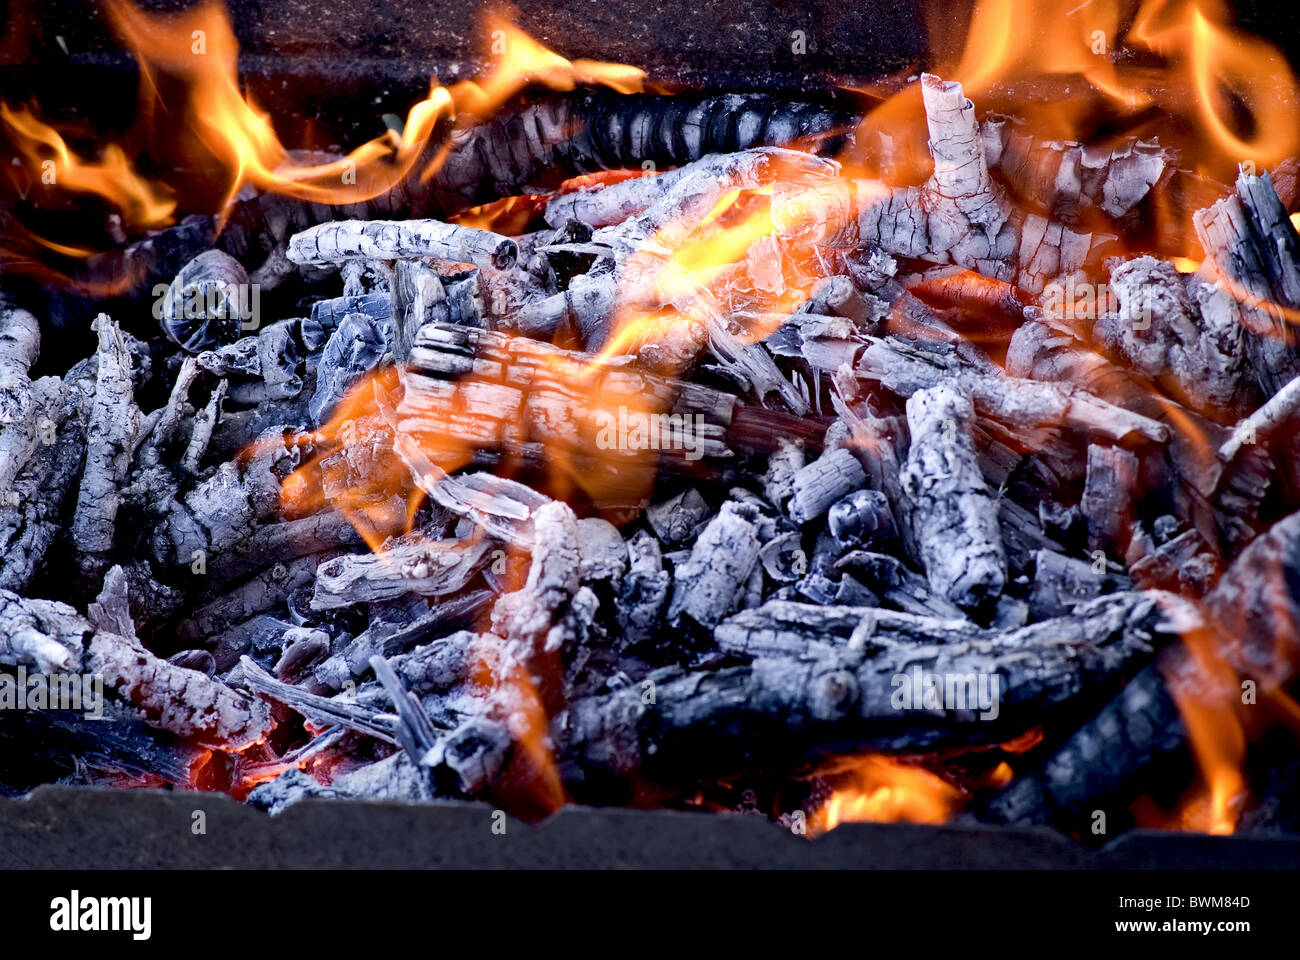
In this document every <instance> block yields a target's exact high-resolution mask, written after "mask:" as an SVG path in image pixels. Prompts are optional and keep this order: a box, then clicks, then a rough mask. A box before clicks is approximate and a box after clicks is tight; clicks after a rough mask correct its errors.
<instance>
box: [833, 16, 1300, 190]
mask: <svg viewBox="0 0 1300 960" xmlns="http://www.w3.org/2000/svg"><path fill="white" fill-rule="evenodd" d="M1135 6H1136V10H1135V9H1134V7H1135ZM942 12H943V13H944V14H949V13H950V11H948V10H947V9H946V8H943V9H942ZM1228 23H1229V21H1228V17H1227V15H1226V13H1225V11H1224V9H1223V7H1222V5H1221V4H1220V3H1219V2H1218V0H1142V2H1141V3H1140V4H1136V5H1135V4H1133V3H1129V2H1122V0H1091V2H1086V3H1079V4H1070V3H1066V4H1059V3H1053V2H1052V0H978V2H977V3H976V5H975V10H974V13H973V14H972V17H971V21H970V26H969V29H968V30H967V33H966V35H965V36H964V37H963V38H962V39H961V40H960V41H959V46H960V49H956V50H954V49H948V47H947V45H946V44H944V42H943V37H944V30H942V29H933V30H931V36H932V37H935V38H937V41H936V43H935V49H934V50H933V58H934V63H933V65H932V72H935V73H937V74H939V75H941V76H943V77H945V78H946V79H949V80H956V81H959V82H960V83H961V84H962V85H963V88H964V90H965V93H966V95H967V96H968V97H971V98H972V99H973V100H975V102H976V103H978V104H980V105H981V110H982V111H998V110H1005V111H1007V112H1011V113H1014V114H1015V115H1016V116H1017V117H1019V118H1021V119H1023V120H1025V121H1027V122H1028V124H1029V126H1030V127H1031V128H1032V129H1033V130H1034V131H1035V132H1036V133H1038V134H1039V135H1040V136H1043V137H1046V138H1063V139H1069V140H1083V141H1085V142H1095V141H1096V139H1097V138H1096V137H1094V136H1092V135H1091V134H1092V129H1093V128H1094V127H1095V126H1096V124H1097V121H1098V120H1099V119H1100V120H1102V121H1103V122H1104V124H1105V127H1106V128H1108V129H1114V128H1115V127H1116V126H1117V125H1122V124H1124V123H1128V124H1129V125H1130V126H1131V128H1132V129H1129V130H1127V131H1126V132H1125V134H1124V135H1125V136H1131V135H1133V134H1138V135H1151V134H1158V135H1159V136H1160V137H1161V139H1162V142H1169V141H1171V140H1178V139H1181V134H1182V131H1183V130H1184V129H1190V130H1191V131H1193V136H1192V138H1191V142H1190V143H1189V144H1187V146H1188V147H1189V149H1188V150H1187V151H1186V155H1187V156H1188V157H1189V158H1190V159H1191V160H1192V162H1194V163H1195V164H1197V166H1198V167H1199V168H1200V169H1201V171H1202V172H1204V173H1206V174H1207V175H1209V176H1211V177H1214V178H1215V179H1217V180H1218V181H1220V182H1230V181H1231V180H1232V179H1233V177H1234V175H1235V171H1236V168H1237V165H1238V164H1239V163H1244V162H1249V163H1252V164H1254V165H1255V167H1256V168H1257V169H1264V168H1266V167H1268V166H1269V165H1271V164H1274V163H1277V162H1278V161H1280V160H1282V159H1284V158H1286V157H1288V156H1291V155H1293V154H1295V153H1296V152H1297V150H1298V149H1300V86H1298V85H1297V83H1296V79H1295V77H1294V76H1293V74H1292V72H1291V70H1290V69H1289V67H1288V66H1287V61H1286V58H1285V57H1284V56H1283V55H1282V54H1281V53H1280V52H1279V51H1278V50H1277V48H1275V47H1274V46H1272V45H1271V44H1268V43H1266V42H1264V41H1262V40H1258V39H1255V38H1251V37H1246V36H1243V35H1241V34H1239V33H1237V32H1235V31H1234V30H1233V29H1232V28H1231V27H1230V26H1229V25H1228ZM1080 81H1081V82H1080ZM862 92H866V93H869V94H872V95H874V96H878V97H879V98H880V99H881V100H882V103H881V104H880V105H879V106H877V107H876V108H875V109H873V110H872V111H871V113H869V114H868V115H867V116H866V118H864V121H863V123H862V125H861V126H860V128H859V141H860V143H865V144H869V145H870V148H871V149H872V150H875V151H877V152H878V153H881V155H880V156H859V157H855V158H853V160H852V162H853V163H854V164H855V165H856V166H858V167H859V168H860V169H863V170H865V171H867V172H869V173H870V174H871V175H872V176H885V177H887V178H888V179H889V180H890V181H891V182H894V183H898V182H907V181H911V180H915V179H917V177H918V176H923V175H924V172H925V171H926V170H927V168H928V159H929V158H928V157H926V156H925V151H924V149H918V146H919V145H918V144H917V142H916V138H917V135H918V132H919V131H920V129H921V128H922V127H923V123H922V122H921V117H922V113H921V103H920V96H919V94H918V91H917V86H916V84H913V83H909V84H907V85H906V86H904V87H903V88H902V89H901V90H900V89H898V82H897V81H896V80H895V81H891V82H887V83H885V84H882V85H880V86H879V87H877V88H874V89H868V90H866V91H862ZM1035 92H1036V93H1040V94H1041V97H1036V96H1034V95H1032V94H1033V93H1035ZM1153 116H1155V117H1156V119H1155V120H1152V117H1153ZM1243 117H1244V118H1246V119H1245V120H1244V122H1243V121H1242V120H1240V119H1239V118H1243ZM846 165H847V161H846Z"/></svg>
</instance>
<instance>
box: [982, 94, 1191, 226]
mask: <svg viewBox="0 0 1300 960" xmlns="http://www.w3.org/2000/svg"><path fill="white" fill-rule="evenodd" d="M981 132H982V135H983V140H984V144H985V153H986V154H987V155H988V161H989V168H990V170H992V171H993V172H995V173H996V174H997V175H998V178H999V180H1000V181H1001V182H1002V183H1004V184H1006V185H1007V186H1008V187H1009V188H1010V189H1011V190H1012V191H1013V192H1014V193H1015V195H1016V199H1017V200H1019V201H1021V202H1024V203H1030V204H1033V205H1035V206H1036V207H1037V208H1038V209H1040V210H1041V211H1042V212H1043V213H1048V214H1051V215H1052V216H1053V217H1056V218H1057V219H1059V220H1062V221H1063V222H1065V223H1069V224H1072V225H1074V224H1078V223H1079V222H1081V221H1082V220H1083V219H1084V218H1086V217H1087V216H1088V215H1090V214H1092V215H1095V214H1096V213H1097V212H1100V213H1102V214H1105V215H1106V216H1108V217H1113V218H1119V217H1122V216H1124V215H1125V214H1126V213H1128V212H1129V211H1131V210H1133V209H1134V208H1135V207H1137V206H1138V205H1139V204H1140V203H1141V202H1142V201H1143V200H1144V199H1145V198H1147V197H1148V196H1149V195H1150V193H1151V190H1152V188H1153V187H1154V186H1155V185H1156V183H1157V182H1158V181H1159V180H1160V178H1161V176H1162V175H1163V174H1164V173H1165V171H1166V170H1167V169H1169V167H1170V166H1171V165H1172V163H1173V161H1174V155H1173V154H1172V152H1171V151H1169V150H1167V149H1165V148H1164V147H1161V146H1160V144H1159V142H1157V141H1155V140H1149V141H1148V140H1128V141H1125V142H1123V143H1120V144H1118V145H1117V146H1114V147H1111V148H1109V149H1107V148H1105V147H1097V146H1093V145H1087V146H1085V145H1083V144H1080V143H1075V142H1073V141H1065V140H1044V139H1041V138H1039V137H1035V136H1034V135H1033V134H1032V133H1030V132H1029V131H1028V128H1027V125H1026V124H1022V123H1019V122H1017V121H1015V120H1014V119H1012V118H1008V117H992V116H990V117H988V118H986V119H985V120H984V122H983V124H982V126H981Z"/></svg>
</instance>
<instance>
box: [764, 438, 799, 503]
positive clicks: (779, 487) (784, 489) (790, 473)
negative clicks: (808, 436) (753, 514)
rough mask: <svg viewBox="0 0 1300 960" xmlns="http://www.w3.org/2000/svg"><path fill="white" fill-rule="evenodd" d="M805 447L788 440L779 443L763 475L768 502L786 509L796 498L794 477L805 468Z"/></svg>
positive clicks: (780, 440)
mask: <svg viewBox="0 0 1300 960" xmlns="http://www.w3.org/2000/svg"><path fill="white" fill-rule="evenodd" d="M804 462H805V460H804V451H803V447H801V446H799V445H798V444H797V443H794V442H792V441H790V440H788V439H786V438H784V437H783V438H781V439H779V440H778V441H777V444H776V449H775V450H773V452H772V453H771V455H770V456H769V457H768V458H767V470H766V471H765V472H764V474H763V495H764V496H766V497H767V499H768V502H770V503H772V504H773V505H775V506H777V507H784V506H785V504H786V501H787V500H789V499H790V498H791V497H792V496H794V477H795V474H796V473H798V472H799V471H800V470H801V469H803V466H804Z"/></svg>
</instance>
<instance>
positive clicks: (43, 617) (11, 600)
mask: <svg viewBox="0 0 1300 960" xmlns="http://www.w3.org/2000/svg"><path fill="white" fill-rule="evenodd" d="M126 589H127V587H126V578H125V574H124V573H123V572H122V569H121V568H120V567H114V568H113V569H112V570H110V571H109V574H108V576H107V577H106V578H105V583H104V591H103V592H102V593H101V594H100V598H99V600H98V602H97V604H94V605H92V610H91V614H92V617H98V618H99V622H98V623H95V624H92V623H91V622H89V621H87V620H86V619H85V618H83V617H81V616H79V615H78V614H77V613H76V611H74V610H73V609H72V608H71V607H69V606H67V605H66V604H62V603H55V602H52V601H44V600H27V599H24V598H21V597H18V596H17V595H16V594H12V593H9V592H8V591H4V592H0V637H2V638H3V639H0V652H6V651H7V652H9V655H10V656H11V657H16V658H19V662H23V661H30V662H31V663H32V664H33V665H34V666H36V667H37V668H38V669H41V670H42V671H47V670H50V669H51V668H53V669H56V670H70V669H71V670H84V671H85V672H87V673H90V674H96V675H99V676H101V677H102V678H103V684H104V687H105V688H106V689H108V690H112V691H114V692H115V693H116V695H118V696H119V697H121V698H122V700H124V701H126V702H129V703H130V704H132V705H133V706H135V707H136V708H137V709H138V710H139V711H140V714H141V716H142V717H143V719H144V720H145V722H146V723H148V724H149V725H150V726H152V727H156V728H158V729H162V730H167V731H169V732H170V733H173V734H175V735H176V736H178V737H182V738H185V739H188V740H192V741H193V742H195V743H197V744H200V745H202V746H210V747H213V748H216V749H227V750H238V749H240V748H242V747H246V746H248V745H250V744H252V743H254V742H255V741H257V740H259V739H261V738H262V737H263V736H265V734H266V732H267V731H268V730H269V729H270V720H269V717H268V715H267V712H266V711H265V709H263V707H262V705H261V704H258V703H256V702H253V701H249V700H247V699H246V698H245V697H243V696H241V695H240V694H238V693H236V692H235V691H234V690H231V689H230V688H229V687H227V686H225V685H224V684H222V683H220V682H218V681H216V680H213V679H212V678H210V677H208V676H206V675H204V674H202V673H199V672H197V671H194V670H188V669H185V668H182V667H177V666H174V665H172V664H170V663H168V662H167V661H165V660H160V659H158V658H157V657H155V656H154V655H153V654H151V653H150V652H149V651H148V650H146V649H145V648H144V646H143V645H142V644H141V643H140V642H139V641H138V640H137V639H136V638H135V635H134V628H133V626H132V624H131V621H130V617H129V614H127V612H126V605H127V599H126ZM105 627H111V628H117V629H121V630H123V631H129V632H127V633H125V635H123V634H119V633H112V632H109V631H108V630H107V629H105ZM60 651H61V652H60Z"/></svg>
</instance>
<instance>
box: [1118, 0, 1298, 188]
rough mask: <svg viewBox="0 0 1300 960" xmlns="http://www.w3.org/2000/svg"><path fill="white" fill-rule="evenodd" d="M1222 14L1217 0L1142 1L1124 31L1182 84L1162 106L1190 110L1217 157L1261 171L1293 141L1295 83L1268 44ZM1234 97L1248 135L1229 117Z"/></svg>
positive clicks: (1293, 144) (1292, 146)
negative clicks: (1244, 32) (1166, 64)
mask: <svg viewBox="0 0 1300 960" xmlns="http://www.w3.org/2000/svg"><path fill="white" fill-rule="evenodd" d="M1225 19H1226V18H1225V16H1224V14H1223V11H1222V9H1221V8H1220V7H1219V6H1218V4H1216V3H1212V2H1208V0H1206V2H1200V3H1188V2H1173V0H1158V2H1149V3H1147V4H1144V5H1143V7H1142V9H1141V10H1140V11H1139V13H1138V16H1137V19H1136V21H1135V22H1134V24H1133V28H1132V30H1131V31H1130V34H1129V36H1130V39H1131V40H1133V41H1134V43H1135V44H1136V45H1140V46H1142V47H1145V48H1146V49H1148V50H1151V51H1154V52H1155V53H1158V54H1160V55H1162V56H1164V57H1166V58H1167V59H1168V60H1169V62H1170V64H1171V68H1170V69H1171V73H1172V75H1173V76H1174V77H1176V78H1177V79H1178V80H1179V81H1181V82H1180V84H1179V85H1180V86H1182V87H1184V88H1185V89H1182V90H1173V89H1171V90H1170V91H1169V93H1168V96H1167V98H1166V99H1165V100H1164V102H1163V103H1162V106H1163V107H1164V108H1165V109H1169V110H1176V111H1177V112H1180V113H1184V114H1186V113H1188V112H1189V110H1192V111H1195V119H1196V120H1197V121H1199V129H1200V131H1201V133H1202V135H1203V137H1204V138H1205V145H1206V146H1209V147H1213V148H1215V149H1217V150H1218V152H1219V154H1220V160H1221V161H1226V162H1231V163H1232V164H1234V165H1235V164H1237V163H1241V162H1243V161H1249V162H1252V163H1255V164H1257V165H1258V166H1259V167H1261V168H1262V167H1265V166H1269V165H1271V164H1274V163H1277V162H1278V161H1280V160H1282V159H1285V158H1286V157H1287V156H1290V155H1291V154H1293V153H1295V151H1296V148H1297V145H1300V132H1298V131H1297V128H1296V125H1297V120H1300V113H1298V112H1297V107H1296V98H1297V96H1300V86H1297V84H1296V80H1295V77H1294V76H1293V75H1292V74H1291V71H1290V70H1289V69H1288V67H1287V66H1286V58H1285V57H1284V56H1283V55H1282V54H1281V52H1280V51H1278V50H1277V48H1276V47H1273V46H1272V45H1271V44H1268V43H1264V42H1263V41H1260V40H1255V39H1253V38H1249V37H1245V36H1242V35H1240V34H1237V33H1234V32H1233V31H1231V30H1230V29H1229V28H1227V27H1226V26H1224V24H1223V21H1224V20H1225ZM1189 92H1190V94H1191V96H1190V97H1189V96H1187V94H1188V93H1189ZM1234 100H1235V101H1236V102H1237V103H1240V104H1241V105H1242V106H1243V107H1244V108H1245V110H1246V111H1247V112H1248V113H1249V115H1250V124H1249V132H1246V133H1243V132H1242V131H1241V130H1240V128H1239V126H1238V125H1237V124H1235V123H1233V122H1232V120H1231V119H1230V117H1231V115H1232V106H1233V101H1234Z"/></svg>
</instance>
